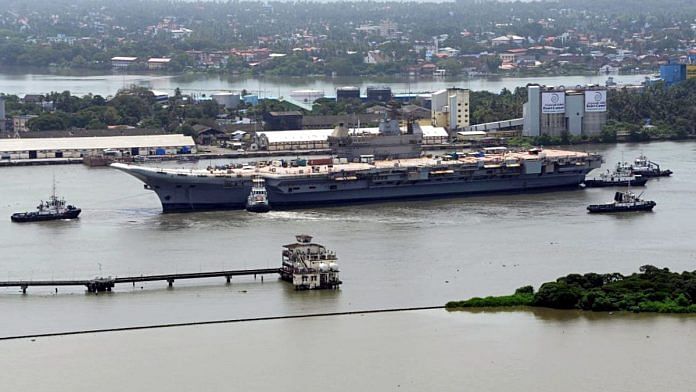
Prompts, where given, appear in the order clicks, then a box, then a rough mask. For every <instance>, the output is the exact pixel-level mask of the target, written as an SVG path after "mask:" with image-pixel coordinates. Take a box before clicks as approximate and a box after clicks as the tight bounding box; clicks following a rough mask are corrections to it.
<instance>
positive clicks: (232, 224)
mask: <svg viewBox="0 0 696 392" xmlns="http://www.w3.org/2000/svg"><path fill="white" fill-rule="evenodd" d="M592 150H595V151H599V152H601V153H602V154H603V156H604V157H605V160H606V163H605V167H609V166H611V165H613V164H614V163H615V162H616V161H618V160H620V159H622V157H623V159H626V160H631V159H633V158H634V157H635V156H637V155H639V154H640V153H641V152H642V153H645V154H646V155H647V156H648V157H649V158H650V159H652V160H654V161H657V162H660V163H661V164H662V165H663V167H664V168H669V169H672V170H673V171H674V172H675V174H674V175H673V177H670V178H662V179H655V180H651V181H650V182H649V183H648V186H647V187H646V189H645V197H647V198H650V199H653V200H655V201H656V202H657V207H656V209H655V211H654V212H652V213H638V214H627V215H589V214H587V213H586V211H585V207H586V205H587V204H590V203H594V202H604V201H609V200H610V199H611V198H612V196H613V194H612V192H613V191H614V190H613V189H586V190H573V191H558V192H549V193H537V194H519V195H489V196H479V197H463V198H452V199H444V200H427V201H400V202H386V203H376V204H367V205H360V206H344V207H326V208H317V209H313V208H307V209H301V210H294V211H273V212H270V213H268V214H258V215H257V214H251V213H247V212H244V211H227V212H205V213H188V214H167V215H164V214H161V212H160V205H159V202H158V200H157V198H156V196H155V195H154V193H151V192H150V191H146V190H144V189H143V187H142V184H141V183H140V182H139V181H137V180H135V179H134V178H131V177H130V176H128V175H126V174H124V173H121V172H118V171H116V170H112V169H109V168H87V167H84V166H81V165H68V166H53V167H38V166H37V167H13V168H2V169H0V176H1V177H0V178H2V180H3V181H2V185H1V186H0V217H4V218H2V219H0V266H1V268H0V280H5V279H52V278H55V279H65V278H68V279H69V278H79V279H82V278H91V277H94V276H108V275H110V276H118V275H121V276H123V275H138V274H158V273H168V272H197V271H205V270H218V269H240V268H255V267H261V268H265V267H275V266H279V264H280V252H281V245H282V244H286V243H290V242H292V241H293V240H294V238H293V236H294V235H295V234H298V233H308V234H313V235H315V239H316V241H318V242H319V243H322V244H324V245H326V246H327V247H329V248H330V249H333V250H335V251H336V252H337V254H338V256H339V261H340V265H341V279H342V280H343V281H344V284H343V286H342V287H341V289H340V290H338V291H317V292H295V291H294V290H293V289H292V288H291V287H289V285H288V284H287V283H284V282H280V281H277V280H276V279H275V278H271V277H266V279H265V281H264V282H263V283H261V281H260V279H259V280H256V281H255V280H254V279H253V278H252V277H239V278H234V279H233V282H232V284H231V285H225V283H224V279H210V280H207V281H204V280H201V281H189V282H185V281H177V282H175V284H174V288H173V289H168V288H167V287H166V283H164V282H157V283H148V284H144V285H137V286H136V287H131V286H128V285H124V286H118V287H117V288H116V291H115V292H113V293H110V294H100V295H98V296H95V295H89V294H86V293H85V292H84V290H83V289H80V288H73V289H69V288H61V289H60V291H59V292H58V294H57V295H56V294H55V293H54V292H53V288H43V289H42V288H30V289H29V292H28V294H27V295H22V294H21V293H20V292H19V290H18V289H1V290H0V310H2V315H3V316H2V318H3V322H2V323H0V336H13V335H25V334H32V333H46V332H60V331H71V330H83V329H95V328H113V327H127V326H138V325H150V324H161V323H175V322H192V321H204V320H219V319H234V318H244V317H261V316H279V315H293V314H302V313H318V312H335V311H348V310H365V309H378V308H386V307H411V306H430V305H442V304H444V303H445V302H447V301H449V300H453V299H463V298H467V297H471V296H485V295H497V294H507V293H511V292H513V291H514V290H515V288H517V287H520V286H522V285H525V284H533V285H535V286H536V287H538V285H539V284H540V283H542V282H544V281H548V280H553V279H555V278H556V277H558V276H561V275H565V274H568V273H571V272H580V273H582V272H590V271H592V272H600V273H602V272H622V273H630V272H634V271H637V270H638V268H639V267H640V266H641V265H643V264H648V263H650V264H654V265H658V266H664V267H669V268H670V269H672V270H676V271H682V270H694V269H696V248H695V247H694V244H693V233H694V232H696V220H694V217H695V216H696V204H695V203H694V199H695V197H696V142H679V143H678V142H659V143H649V144H621V145H617V146H592ZM200 165H207V162H201V163H200ZM54 175H55V178H56V182H57V186H58V190H59V193H60V194H61V195H63V196H65V197H66V198H67V199H68V200H69V201H70V202H71V203H75V204H76V205H78V206H80V207H82V208H83V215H82V216H81V218H80V219H79V220H76V221H69V222H67V221H66V222H44V223H36V224H13V223H11V222H10V220H9V215H10V214H11V213H12V212H15V211H20V210H27V209H31V208H33V206H34V205H35V204H36V203H38V201H39V200H41V199H42V198H43V199H45V198H46V196H47V195H48V194H49V192H50V188H51V182H52V177H53V176H54ZM694 331H696V317H693V316H667V315H631V314H615V315H607V314H602V315H600V314H582V313H578V312H558V311H551V310H535V311H533V312H532V311H516V312H495V313H486V312H451V313H450V312H446V311H444V310H433V311H415V312H406V313H399V314H370V315H364V316H359V315H358V316H340V317H327V318H313V319H301V320H275V321H263V322H252V323H241V324H226V325H212V326H205V327H195V328H189V327H185V328H173V329H164V330H151V331H137V332H123V333H107V334H96V335H81V336H69V337H55V338H40V339H38V340H37V341H36V342H32V341H29V340H19V341H7V342H2V343H0V350H1V351H2V353H3V354H2V355H0V368H1V369H3V374H4V376H3V377H2V383H3V387H5V388H7V389H8V390H20V389H29V388H30V387H31V388H32V390H39V391H42V390H58V391H75V390H87V389H93V388H92V387H93V386H94V385H96V384H98V383H99V381H104V380H109V382H108V383H106V384H105V385H102V384H100V386H99V389H100V390H107V391H111V390H113V391H116V390H124V388H131V389H135V390H141V389H144V388H146V387H147V389H148V390H153V391H165V390H206V391H217V390H229V388H230V387H231V386H234V387H236V388H235V389H240V390H278V389H279V388H281V387H282V388H284V389H288V390H291V391H295V390H316V389H319V388H322V389H326V390H331V391H352V390H356V389H367V390H400V389H403V390H410V391H420V390H435V389H439V390H462V389H471V390H490V391H509V390H513V389H517V390H539V391H556V390H567V391H586V390H597V389H599V390H611V391H655V390H661V391H685V390H690V389H692V388H693V385H694V382H696V376H694V374H693V371H692V369H691V367H692V366H691V365H692V364H693V361H694V359H696V354H694V353H695V352H696V351H695V349H696V336H695V335H694V333H695V332H694ZM211 358H216V359H215V360H211ZM319 358H322V359H321V360H318V359H319ZM310 359H317V360H318V361H319V362H317V361H314V360H310ZM57 363H59V364H60V366H55V364H57ZM114 364H118V366H113V365H114ZM154 364H156V365H154ZM87 369H89V371H87ZM282 369H285V371H287V372H288V373H287V374H286V375H283V376H279V375H278V374H277V373H278V372H280V371H282ZM39 372H40V376H37V374H39ZM308 374H312V375H313V377H308V376H307V375H308ZM113 380H118V381H117V382H113V383H111V382H112V381H113ZM90 385H91V386H92V387H87V386H90Z"/></svg>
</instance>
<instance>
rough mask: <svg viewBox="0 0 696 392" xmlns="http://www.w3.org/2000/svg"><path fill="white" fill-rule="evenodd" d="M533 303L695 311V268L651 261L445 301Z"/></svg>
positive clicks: (480, 304)
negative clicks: (625, 271)
mask: <svg viewBox="0 0 696 392" xmlns="http://www.w3.org/2000/svg"><path fill="white" fill-rule="evenodd" d="M504 306H533V307H545V308H554V309H582V310H591V311H615V310H625V311H631V312H659V313H696V271H693V272H682V273H681V274H680V273H676V272H670V271H669V269H667V268H657V267H655V266H652V265H644V266H642V267H640V273H634V274H632V275H629V276H623V275H621V274H619V273H612V274H596V273H588V274H584V275H580V274H570V275H568V276H565V277H562V278H558V279H557V280H556V281H555V282H547V283H544V284H542V285H541V287H540V288H539V291H537V292H534V289H533V288H532V286H525V287H521V288H519V289H517V291H515V294H513V295H509V296H500V297H486V298H478V297H476V298H471V299H468V300H465V301H452V302H448V303H447V308H448V309H457V308H481V307H504Z"/></svg>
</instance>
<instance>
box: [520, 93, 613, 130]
mask: <svg viewBox="0 0 696 392" xmlns="http://www.w3.org/2000/svg"><path fill="white" fill-rule="evenodd" d="M523 113H524V126H523V131H522V134H523V135H524V136H541V135H548V136H561V135H562V134H563V133H565V132H568V133H569V134H570V135H573V136H592V135H598V134H599V133H601V132H602V127H604V125H605V124H606V122H607V89H606V88H605V87H599V86H586V87H581V86H577V87H575V88H572V89H570V88H568V89H566V88H563V87H559V88H555V87H552V86H549V87H547V86H539V85H529V86H527V102H526V103H525V104H524V107H523Z"/></svg>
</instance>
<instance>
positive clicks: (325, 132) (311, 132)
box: [259, 125, 448, 143]
mask: <svg viewBox="0 0 696 392" xmlns="http://www.w3.org/2000/svg"><path fill="white" fill-rule="evenodd" d="M420 127H421V130H423V136H424V137H447V136H448V133H447V131H446V130H445V128H441V127H434V126H432V125H421V126H420ZM333 131H334V130H333V129H303V130H298V131H266V132H259V134H264V135H266V137H267V138H268V142H269V143H292V142H310V141H311V142H315V141H325V140H327V139H328V137H329V136H330V135H331V133H332V132H333ZM350 131H351V133H357V134H361V133H378V132H379V128H377V127H367V128H360V129H356V130H354V129H353V128H350Z"/></svg>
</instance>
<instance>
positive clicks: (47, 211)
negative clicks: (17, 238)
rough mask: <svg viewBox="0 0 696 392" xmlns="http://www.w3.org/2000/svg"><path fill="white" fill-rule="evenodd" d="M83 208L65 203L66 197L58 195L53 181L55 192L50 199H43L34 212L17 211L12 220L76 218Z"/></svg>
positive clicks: (21, 221)
mask: <svg viewBox="0 0 696 392" xmlns="http://www.w3.org/2000/svg"><path fill="white" fill-rule="evenodd" d="M80 212H82V210H81V209H80V208H77V207H75V206H73V205H69V204H66V203H65V199H63V198H62V197H58V196H56V184H55V181H54V182H53V194H51V197H49V199H48V201H45V202H44V201H41V203H40V204H39V205H38V206H36V211H33V212H16V213H14V214H12V216H11V217H10V219H12V222H18V223H23V222H42V221H50V220H59V219H75V218H77V217H78V216H79V215H80Z"/></svg>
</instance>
